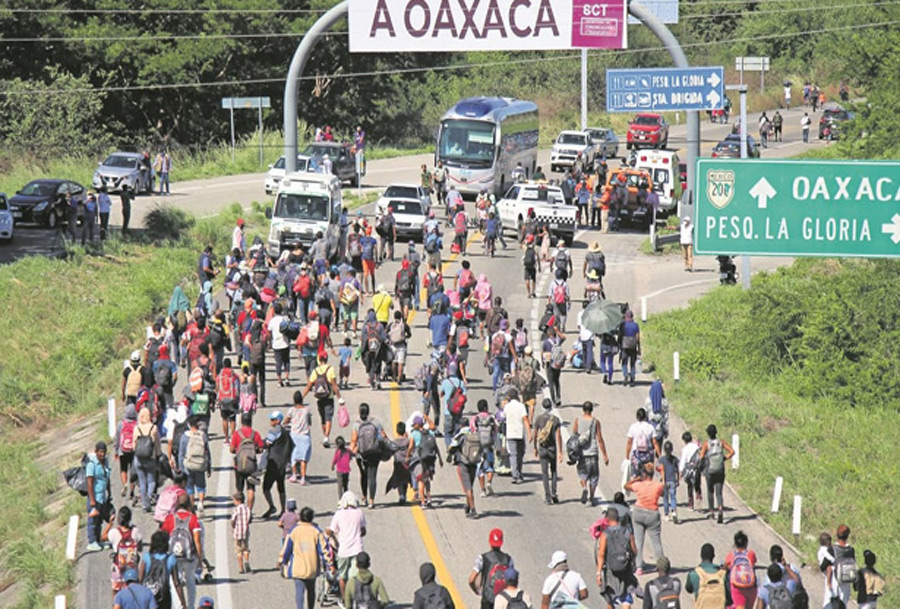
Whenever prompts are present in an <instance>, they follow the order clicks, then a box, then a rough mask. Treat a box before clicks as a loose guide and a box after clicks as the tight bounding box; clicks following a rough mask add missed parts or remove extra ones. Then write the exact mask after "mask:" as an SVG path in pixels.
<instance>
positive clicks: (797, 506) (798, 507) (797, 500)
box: [792, 495, 803, 537]
mask: <svg viewBox="0 0 900 609" xmlns="http://www.w3.org/2000/svg"><path fill="white" fill-rule="evenodd" d="M802 510H803V498H802V497H801V496H800V495H794V524H793V528H792V532H793V533H794V536H796V537H799V536H800V514H801V512H802Z"/></svg>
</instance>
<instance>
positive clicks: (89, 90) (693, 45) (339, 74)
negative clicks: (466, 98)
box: [0, 0, 900, 95]
mask: <svg viewBox="0 0 900 609" xmlns="http://www.w3.org/2000/svg"><path fill="white" fill-rule="evenodd" d="M770 1H771V0H770ZM898 24H900V19H897V20H891V21H875V22H869V23H857V24H852V25H844V26H837V27H831V28H819V29H814V30H805V31H799V32H781V33H776V34H764V35H760V36H751V37H746V38H732V39H729V40H708V41H701V42H692V43H687V44H683V45H681V46H682V48H699V47H708V46H713V45H718V44H734V43H738V42H759V41H762V40H777V39H780V38H791V37H795V36H801V35H806V34H828V33H833V32H842V31H855V30H864V29H872V28H877V27H883V26H889V25H898ZM665 50H666V47H664V46H656V47H646V48H641V49H625V50H619V51H599V52H595V53H593V56H594V57H597V56H610V57H611V56H620V55H630V54H636V53H646V52H652V51H665ZM580 56H581V55H580V54H578V55H576V54H570V55H559V56H553V57H533V58H525V59H507V60H504V61H488V62H474V63H467V64H458V65H450V64H448V65H443V66H430V67H421V68H399V69H394V70H370V71H366V72H336V73H333V74H318V75H311V74H310V75H305V76H301V77H300V78H299V80H315V79H318V78H333V79H337V78H362V77H372V76H387V75H395V74H414V73H421V72H448V71H456V70H472V69H479V68H486V67H496V66H507V65H513V64H516V65H524V64H531V63H541V62H545V61H564V60H571V59H575V58H579V57H580ZM284 81H285V79H284V78H256V79H248V80H229V81H215V82H194V83H167V84H155V85H123V86H120V87H115V86H112V87H82V88H75V89H47V90H36V91H26V90H18V91H0V94H3V95H44V94H48V93H51V94H65V93H112V92H123V91H151V90H152V91H156V90H164V89H187V88H205V87H223V86H240V85H252V84H271V83H283V82H284Z"/></svg>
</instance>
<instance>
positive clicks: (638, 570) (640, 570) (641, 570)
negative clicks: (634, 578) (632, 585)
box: [634, 567, 644, 575]
mask: <svg viewBox="0 0 900 609" xmlns="http://www.w3.org/2000/svg"><path fill="white" fill-rule="evenodd" d="M634 574H635V575H643V574H644V570H643V569H641V568H640V567H638V568H637V569H635V570H634Z"/></svg>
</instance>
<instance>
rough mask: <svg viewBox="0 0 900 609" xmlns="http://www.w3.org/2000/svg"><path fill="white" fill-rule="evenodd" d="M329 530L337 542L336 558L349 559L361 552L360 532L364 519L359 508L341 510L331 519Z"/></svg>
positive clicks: (363, 526)
mask: <svg viewBox="0 0 900 609" xmlns="http://www.w3.org/2000/svg"><path fill="white" fill-rule="evenodd" d="M328 528H329V529H331V530H332V531H333V532H334V534H335V536H337V540H338V552H337V555H338V558H350V557H353V556H356V555H357V554H359V553H360V552H362V551H363V549H364V548H363V535H362V530H363V529H364V528H366V517H365V515H364V514H363V513H362V510H360V509H359V508H343V509H340V510H338V511H337V512H335V514H334V516H333V517H332V518H331V525H330V526H329V527H328Z"/></svg>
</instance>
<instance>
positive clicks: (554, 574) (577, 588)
mask: <svg viewBox="0 0 900 609" xmlns="http://www.w3.org/2000/svg"><path fill="white" fill-rule="evenodd" d="M547 568H548V569H550V570H551V573H550V575H548V576H547V578H546V579H545V580H544V585H543V586H542V588H541V609H549V608H550V604H551V603H552V604H553V606H554V607H562V606H566V604H567V603H575V604H578V603H579V601H583V600H584V599H586V598H587V597H588V590H587V584H586V583H585V582H584V578H583V577H581V575H580V574H579V573H578V572H577V571H572V570H571V569H569V563H568V557H567V556H566V553H565V552H563V551H562V550H556V551H555V552H554V553H553V555H552V556H551V557H550V564H548V565H547Z"/></svg>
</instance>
